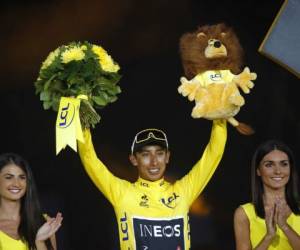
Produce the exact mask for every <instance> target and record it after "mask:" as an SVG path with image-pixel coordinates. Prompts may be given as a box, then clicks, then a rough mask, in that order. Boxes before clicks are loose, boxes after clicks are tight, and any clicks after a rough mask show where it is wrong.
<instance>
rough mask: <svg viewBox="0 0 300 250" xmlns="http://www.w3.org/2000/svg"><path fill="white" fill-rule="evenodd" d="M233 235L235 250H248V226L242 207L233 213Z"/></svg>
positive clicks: (249, 243)
mask: <svg viewBox="0 0 300 250" xmlns="http://www.w3.org/2000/svg"><path fill="white" fill-rule="evenodd" d="M233 223H234V235H235V245H236V250H250V249H252V247H251V242H250V225H249V220H248V218H247V215H246V213H245V211H244V209H243V208H242V207H238V208H237V209H236V210H235V212H234V218H233Z"/></svg>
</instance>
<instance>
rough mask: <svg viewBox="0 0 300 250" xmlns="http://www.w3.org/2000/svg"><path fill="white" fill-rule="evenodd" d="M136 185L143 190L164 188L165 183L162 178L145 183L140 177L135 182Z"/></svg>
mask: <svg viewBox="0 0 300 250" xmlns="http://www.w3.org/2000/svg"><path fill="white" fill-rule="evenodd" d="M137 184H138V185H140V186H141V187H144V188H162V187H164V186H165V184H166V182H165V180H164V178H161V179H159V180H157V181H147V180H145V179H143V178H141V177H139V179H138V180H137Z"/></svg>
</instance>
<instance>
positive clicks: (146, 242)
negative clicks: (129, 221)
mask: <svg viewBox="0 0 300 250" xmlns="http://www.w3.org/2000/svg"><path fill="white" fill-rule="evenodd" d="M183 225H184V224H183V218H174V219H165V220H164V219H159V220H155V219H149V218H147V219H146V218H133V227H134V235H135V242H136V249H147V250H166V249H174V250H175V249H176V250H177V249H180V250H184V230H183V229H184V228H183Z"/></svg>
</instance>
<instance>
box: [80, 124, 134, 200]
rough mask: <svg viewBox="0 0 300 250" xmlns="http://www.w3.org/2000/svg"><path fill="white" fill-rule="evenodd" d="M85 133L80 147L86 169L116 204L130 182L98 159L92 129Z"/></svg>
mask: <svg viewBox="0 0 300 250" xmlns="http://www.w3.org/2000/svg"><path fill="white" fill-rule="evenodd" d="M83 135H84V141H85V142H84V143H82V142H79V143H78V148H79V155H80V158H81V161H82V164H83V166H84V169H85V171H86V172H87V174H88V175H89V177H90V178H91V180H92V181H93V183H94V184H95V185H96V187H97V188H98V189H99V190H100V191H101V192H102V193H103V194H104V196H105V197H106V198H107V199H108V200H109V201H110V202H111V203H112V204H113V205H114V204H115V202H116V201H118V199H119V198H120V197H121V195H122V192H124V191H125V186H127V185H129V182H127V181H125V180H121V179H120V178H118V177H116V176H114V175H113V174H112V173H111V172H110V171H109V170H108V169H107V167H106V166H105V165H104V164H103V163H102V162H101V160H100V159H98V157H97V155H96V152H95V149H94V146H93V143H92V136H91V132H90V130H89V129H87V130H85V131H84V132H83Z"/></svg>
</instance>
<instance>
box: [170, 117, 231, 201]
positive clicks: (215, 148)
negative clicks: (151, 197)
mask: <svg viewBox="0 0 300 250" xmlns="http://www.w3.org/2000/svg"><path fill="white" fill-rule="evenodd" d="M226 139H227V124H226V121H225V120H214V121H213V126H212V132H211V137H210V141H209V143H208V145H207V146H206V148H205V151H204V153H203V155H202V157H201V159H200V160H199V161H198V162H197V163H196V164H195V165H194V166H193V168H192V170H191V171H190V172H189V173H188V174H187V175H185V176H184V177H183V178H182V179H180V180H179V181H177V182H176V183H175V186H176V188H178V189H180V190H181V192H182V193H184V194H185V198H186V200H187V203H188V204H189V205H191V204H192V203H193V201H194V200H195V199H196V198H197V197H198V196H199V194H200V193H201V192H202V190H203V189H204V188H205V186H206V185H207V183H208V181H209V180H210V178H211V177H212V175H213V174H214V172H215V170H216V168H217V166H218V165H219V162H220V160H221V158H222V155H223V152H224V148H225V143H226Z"/></svg>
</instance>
